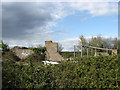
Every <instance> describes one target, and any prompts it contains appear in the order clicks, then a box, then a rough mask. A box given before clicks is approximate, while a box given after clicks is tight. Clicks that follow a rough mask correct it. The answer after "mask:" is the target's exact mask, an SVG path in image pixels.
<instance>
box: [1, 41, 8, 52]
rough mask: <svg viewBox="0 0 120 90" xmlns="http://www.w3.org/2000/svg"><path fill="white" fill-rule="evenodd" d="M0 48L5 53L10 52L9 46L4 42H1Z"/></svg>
mask: <svg viewBox="0 0 120 90" xmlns="http://www.w3.org/2000/svg"><path fill="white" fill-rule="evenodd" d="M0 48H1V49H2V51H3V52H6V51H9V47H8V45H7V44H5V43H3V40H1V43H0Z"/></svg>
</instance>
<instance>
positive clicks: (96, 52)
mask: <svg viewBox="0 0 120 90" xmlns="http://www.w3.org/2000/svg"><path fill="white" fill-rule="evenodd" d="M95 56H97V52H96V48H95Z"/></svg>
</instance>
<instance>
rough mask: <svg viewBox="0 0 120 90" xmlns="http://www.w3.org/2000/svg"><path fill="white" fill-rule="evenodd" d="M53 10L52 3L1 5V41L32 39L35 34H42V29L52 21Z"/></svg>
mask: <svg viewBox="0 0 120 90" xmlns="http://www.w3.org/2000/svg"><path fill="white" fill-rule="evenodd" d="M53 10H54V5H53V4H52V3H28V2H27V3H25V2H24V3H3V6H2V16H3V17H2V36H3V39H4V38H5V39H6V38H9V39H17V40H19V39H28V38H29V39H32V38H33V36H34V35H35V32H36V33H37V32H39V33H43V34H44V31H45V30H43V29H44V28H46V27H47V24H48V22H50V21H52V20H54V17H53V16H52V11H53ZM36 29H37V30H36ZM38 29H39V30H38ZM39 38H40V36H39ZM41 38H42V37H41Z"/></svg>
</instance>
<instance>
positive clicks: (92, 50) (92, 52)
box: [91, 48, 93, 56]
mask: <svg viewBox="0 0 120 90" xmlns="http://www.w3.org/2000/svg"><path fill="white" fill-rule="evenodd" d="M91 56H93V48H91Z"/></svg>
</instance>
